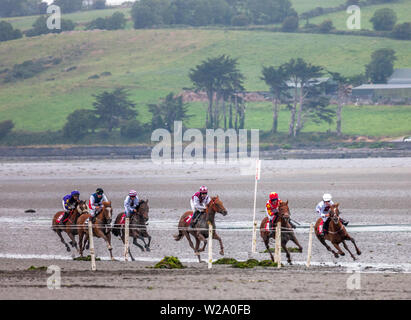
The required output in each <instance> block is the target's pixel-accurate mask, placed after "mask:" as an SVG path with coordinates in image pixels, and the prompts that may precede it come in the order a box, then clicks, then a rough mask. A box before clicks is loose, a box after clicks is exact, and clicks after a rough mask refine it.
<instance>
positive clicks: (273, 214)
mask: <svg viewBox="0 0 411 320" xmlns="http://www.w3.org/2000/svg"><path fill="white" fill-rule="evenodd" d="M280 202H281V200H280V198H279V197H278V193H277V192H271V193H270V196H269V199H268V201H267V203H266V204H265V212H266V213H267V216H268V220H269V221H270V225H269V229H270V230H273V229H274V226H275V224H276V222H277V219H278V207H279V206H280Z"/></svg>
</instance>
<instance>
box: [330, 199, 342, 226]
mask: <svg viewBox="0 0 411 320" xmlns="http://www.w3.org/2000/svg"><path fill="white" fill-rule="evenodd" d="M339 205H340V204H339V203H334V204H333V205H331V207H330V219H331V221H332V222H334V223H335V224H338V222H339V221H340V210H339V209H338V206H339Z"/></svg>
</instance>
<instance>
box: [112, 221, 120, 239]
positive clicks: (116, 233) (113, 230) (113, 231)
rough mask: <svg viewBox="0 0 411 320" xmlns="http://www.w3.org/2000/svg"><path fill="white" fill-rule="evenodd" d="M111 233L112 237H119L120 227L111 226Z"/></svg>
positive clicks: (116, 225) (117, 225)
mask: <svg viewBox="0 0 411 320" xmlns="http://www.w3.org/2000/svg"><path fill="white" fill-rule="evenodd" d="M111 232H112V233H113V234H114V236H116V237H118V236H119V235H120V225H119V224H115V225H113V228H111Z"/></svg>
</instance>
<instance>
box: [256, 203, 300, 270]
mask: <svg viewBox="0 0 411 320" xmlns="http://www.w3.org/2000/svg"><path fill="white" fill-rule="evenodd" d="M278 215H279V218H278V220H277V222H278V221H279V220H281V248H282V249H283V250H284V251H285V253H286V255H287V261H288V263H289V264H291V255H290V252H289V251H288V249H287V242H288V241H290V240H291V241H292V242H294V243H295V244H296V245H297V246H298V250H299V252H303V247H301V245H300V243H299V242H298V240H297V238H296V237H295V234H294V230H293V228H292V227H291V225H290V209H289V208H288V200H287V201H286V202H280V206H279V207H278ZM267 225H268V217H265V218H264V219H263V220H262V221H261V224H260V235H261V238H263V241H264V244H265V247H266V248H267V251H268V253H269V254H270V257H271V260H272V261H274V257H273V254H272V253H271V250H270V245H269V243H270V238H274V239H275V231H272V230H268V229H267V228H266V227H267ZM274 230H275V228H274Z"/></svg>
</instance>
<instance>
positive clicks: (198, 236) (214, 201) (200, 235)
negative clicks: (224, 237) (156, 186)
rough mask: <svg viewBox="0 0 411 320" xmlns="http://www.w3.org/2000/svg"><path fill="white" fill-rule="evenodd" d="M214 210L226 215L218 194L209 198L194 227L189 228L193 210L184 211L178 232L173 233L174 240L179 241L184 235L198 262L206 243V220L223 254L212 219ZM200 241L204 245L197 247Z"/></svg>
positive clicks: (221, 243)
mask: <svg viewBox="0 0 411 320" xmlns="http://www.w3.org/2000/svg"><path fill="white" fill-rule="evenodd" d="M216 212H218V213H221V214H222V215H223V216H226V215H227V210H226V208H225V207H224V205H223V203H222V201H221V200H220V199H219V197H218V196H217V197H212V198H211V200H210V202H209V204H208V205H207V207H206V210H205V213H203V214H202V215H201V216H200V218H199V219H198V221H197V223H196V224H195V225H194V228H189V226H190V221H191V218H192V215H193V211H187V212H185V213H184V214H183V215H182V216H181V218H180V221H179V223H178V234H177V235H174V240H176V241H179V240H180V239H181V238H182V237H183V236H186V238H187V240H188V243H189V244H190V247H191V248H192V249H193V250H194V254H195V255H196V256H197V257H198V262H202V260H201V257H200V252H202V251H204V250H205V247H206V245H207V238H208V222H211V224H212V227H213V239H217V240H218V241H219V242H220V254H221V255H224V247H223V241H221V238H220V237H219V236H218V235H217V233H216V231H215V221H214V219H215V214H216ZM190 235H192V236H193V237H194V239H195V240H196V246H195V248H194V245H193V242H192V241H191V237H190ZM201 241H203V242H204V245H203V247H202V248H201V249H199V246H200V242H201Z"/></svg>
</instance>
